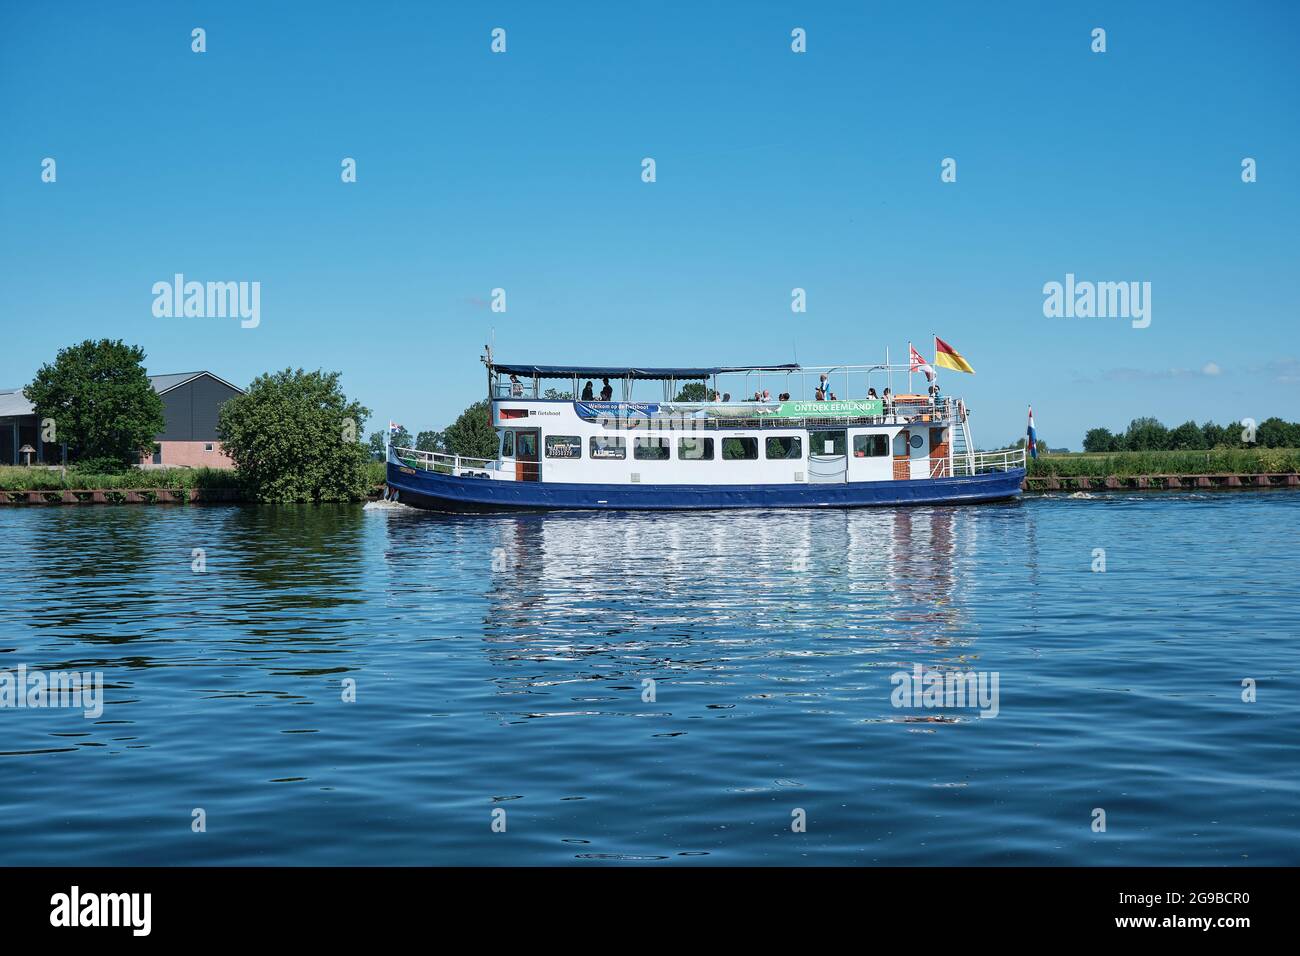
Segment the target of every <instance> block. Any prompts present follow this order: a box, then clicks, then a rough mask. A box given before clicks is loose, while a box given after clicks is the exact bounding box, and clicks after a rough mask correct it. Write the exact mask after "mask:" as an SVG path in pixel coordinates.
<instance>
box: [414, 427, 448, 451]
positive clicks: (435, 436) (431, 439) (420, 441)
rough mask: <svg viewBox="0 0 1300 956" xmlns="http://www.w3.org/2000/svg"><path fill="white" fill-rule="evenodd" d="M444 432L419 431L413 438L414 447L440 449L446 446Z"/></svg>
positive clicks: (425, 449) (423, 449)
mask: <svg viewBox="0 0 1300 956" xmlns="http://www.w3.org/2000/svg"><path fill="white" fill-rule="evenodd" d="M444 435H445V433H444V432H434V431H425V432H420V434H419V435H417V436H416V438H415V447H416V448H418V449H419V450H420V451H442V450H443V449H444V448H445V447H446V441H445V438H444Z"/></svg>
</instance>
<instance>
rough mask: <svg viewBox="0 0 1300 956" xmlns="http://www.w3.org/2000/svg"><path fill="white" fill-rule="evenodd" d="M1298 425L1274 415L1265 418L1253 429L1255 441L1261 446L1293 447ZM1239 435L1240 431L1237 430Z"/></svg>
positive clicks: (1299, 436)
mask: <svg viewBox="0 0 1300 956" xmlns="http://www.w3.org/2000/svg"><path fill="white" fill-rule="evenodd" d="M1297 432H1300V426H1297V425H1292V424H1290V423H1289V422H1285V421H1283V420H1282V419H1280V418H1278V417H1276V416H1274V417H1273V418H1266V419H1264V420H1263V421H1262V422H1260V423H1259V426H1258V427H1257V428H1256V429H1255V443H1256V444H1258V445H1259V446H1260V447H1262V448H1295V447H1296V439H1297V438H1300V435H1297V434H1296V433H1297ZM1238 437H1240V431H1238Z"/></svg>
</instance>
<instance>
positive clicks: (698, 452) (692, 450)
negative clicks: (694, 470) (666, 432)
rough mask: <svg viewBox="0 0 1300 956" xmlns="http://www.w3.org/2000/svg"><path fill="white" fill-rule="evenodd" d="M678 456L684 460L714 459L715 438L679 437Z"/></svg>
mask: <svg viewBox="0 0 1300 956" xmlns="http://www.w3.org/2000/svg"><path fill="white" fill-rule="evenodd" d="M677 457H678V458H679V459H681V460H682V461H713V439H712V438H679V439H677Z"/></svg>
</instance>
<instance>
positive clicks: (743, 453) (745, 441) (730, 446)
mask: <svg viewBox="0 0 1300 956" xmlns="http://www.w3.org/2000/svg"><path fill="white" fill-rule="evenodd" d="M757 458H758V439H757V438H724V439H722V460H723V461H755V460H756V459H757Z"/></svg>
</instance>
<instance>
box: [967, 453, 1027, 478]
mask: <svg viewBox="0 0 1300 956" xmlns="http://www.w3.org/2000/svg"><path fill="white" fill-rule="evenodd" d="M1024 467H1025V450H1024V449H1023V448H1004V449H1000V450H999V451H975V452H971V453H969V454H967V455H960V456H957V457H955V458H954V459H953V462H952V469H953V474H954V475H982V474H986V473H988V472H991V471H1011V470H1012V469H1013V468H1024Z"/></svg>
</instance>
